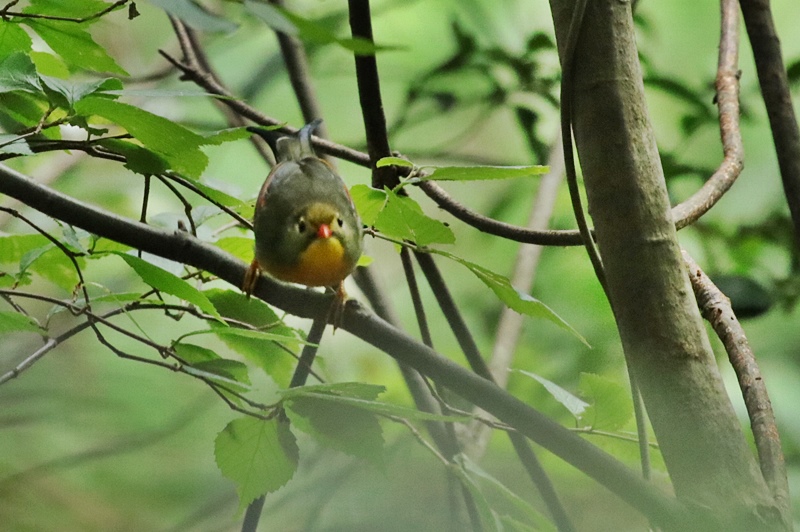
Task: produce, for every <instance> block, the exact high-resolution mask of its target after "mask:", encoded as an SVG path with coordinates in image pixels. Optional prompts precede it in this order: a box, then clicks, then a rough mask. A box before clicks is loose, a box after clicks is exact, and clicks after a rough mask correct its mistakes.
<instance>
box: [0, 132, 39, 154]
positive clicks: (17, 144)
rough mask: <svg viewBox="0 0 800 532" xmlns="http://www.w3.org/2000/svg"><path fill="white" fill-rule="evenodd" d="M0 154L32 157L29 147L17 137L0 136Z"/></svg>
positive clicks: (23, 140)
mask: <svg viewBox="0 0 800 532" xmlns="http://www.w3.org/2000/svg"><path fill="white" fill-rule="evenodd" d="M0 152H2V153H15V154H17V155H33V151H31V147H30V146H28V143H27V142H26V141H25V139H23V138H20V136H19V135H6V134H0Z"/></svg>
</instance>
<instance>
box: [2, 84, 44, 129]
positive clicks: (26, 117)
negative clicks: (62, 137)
mask: <svg viewBox="0 0 800 532" xmlns="http://www.w3.org/2000/svg"><path fill="white" fill-rule="evenodd" d="M47 105H48V104H47V100H46V98H45V96H44V93H43V92H42V93H40V94H37V95H32V94H30V93H23V92H6V93H3V92H0V113H3V114H4V115H6V116H7V117H8V118H10V119H11V120H13V121H14V122H16V123H17V124H19V125H20V126H21V127H33V126H36V125H38V124H39V122H40V121H41V119H42V116H44V113H45V112H46V110H47ZM6 123H7V122H6ZM6 129H7V130H9V131H13V129H12V128H10V127H8V126H7V127H6ZM42 134H44V135H45V136H48V137H55V138H58V137H57V136H56V135H57V134H58V129H57V128H53V129H48V130H44V131H42Z"/></svg>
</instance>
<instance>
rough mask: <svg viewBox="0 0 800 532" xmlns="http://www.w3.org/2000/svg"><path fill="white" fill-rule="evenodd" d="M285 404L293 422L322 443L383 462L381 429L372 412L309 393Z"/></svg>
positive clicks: (371, 461)
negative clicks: (312, 395) (309, 394)
mask: <svg viewBox="0 0 800 532" xmlns="http://www.w3.org/2000/svg"><path fill="white" fill-rule="evenodd" d="M285 404H286V413H287V415H288V416H289V420H290V421H291V422H292V425H293V426H295V427H297V428H299V429H300V430H302V431H303V432H305V433H306V434H309V435H310V436H312V437H314V439H316V440H317V441H318V442H319V443H321V444H322V445H325V446H327V447H331V448H333V449H336V450H338V451H341V452H343V453H346V454H349V455H350V456H354V457H356V458H361V459H363V460H366V461H368V462H370V463H372V464H374V465H376V466H378V467H382V466H383V433H382V430H381V425H380V423H379V422H378V418H377V417H376V416H375V414H372V413H371V412H367V411H365V410H363V409H361V408H356V407H353V406H350V405H345V404H337V403H334V402H332V401H328V400H326V399H323V398H317V397H311V396H300V397H294V398H292V399H291V400H289V401H287V402H286V403H285Z"/></svg>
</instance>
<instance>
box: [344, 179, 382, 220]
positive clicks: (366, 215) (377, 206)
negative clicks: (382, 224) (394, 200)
mask: <svg viewBox="0 0 800 532" xmlns="http://www.w3.org/2000/svg"><path fill="white" fill-rule="evenodd" d="M350 197H352V198H353V203H355V205H356V210H357V211H358V214H359V216H361V221H362V222H364V223H365V224H366V225H368V226H370V227H372V226H374V225H375V220H376V219H377V218H378V214H380V212H381V211H382V210H383V207H384V205H386V192H384V191H383V190H378V189H375V188H372V187H370V186H367V185H353V187H352V188H350Z"/></svg>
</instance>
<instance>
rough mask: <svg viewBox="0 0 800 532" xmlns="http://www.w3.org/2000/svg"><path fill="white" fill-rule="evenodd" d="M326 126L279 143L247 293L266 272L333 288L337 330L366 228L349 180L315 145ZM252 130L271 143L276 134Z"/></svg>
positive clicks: (256, 224)
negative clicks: (316, 133)
mask: <svg viewBox="0 0 800 532" xmlns="http://www.w3.org/2000/svg"><path fill="white" fill-rule="evenodd" d="M320 123H321V120H315V121H313V122H311V123H309V124H307V125H306V126H304V127H303V128H302V129H301V130H300V131H299V132H298V133H297V134H296V135H293V136H284V137H280V138H278V139H277V141H276V142H275V152H276V159H277V164H276V165H275V166H274V167H273V169H272V171H271V172H270V173H269V175H268V176H267V178H266V180H265V181H264V184H263V185H262V186H261V190H260V192H259V193H258V197H257V199H256V204H255V211H254V216H253V232H254V236H255V246H254V247H255V253H254V255H255V258H254V259H253V261H252V262H251V264H250V267H249V268H248V270H247V274H246V275H245V278H244V283H243V287H242V289H243V291H244V292H245V294H246V295H247V296H248V297H250V294H251V293H252V292H253V290H254V289H255V286H256V284H257V282H258V279H259V277H260V275H261V272H262V271H265V272H266V273H268V274H269V275H270V276H271V277H273V278H275V279H278V280H280V281H285V282H290V283H296V284H301V285H305V286H309V287H331V288H332V289H333V290H334V291H335V293H336V298H335V299H334V303H333V306H332V307H331V312H332V313H333V323H334V327H336V326H337V324H338V321H339V319H340V317H341V313H342V311H343V309H344V302H345V301H346V299H347V293H346V292H345V289H344V280H345V279H346V278H347V277H348V276H349V275H350V274H351V273H352V272H353V271H354V270H355V268H356V265H357V263H358V260H359V258H360V257H361V253H362V250H363V228H362V224H361V220H360V218H359V216H358V212H357V211H356V207H355V205H354V203H353V199H352V198H351V197H350V192H349V191H348V189H347V186H346V185H345V182H344V180H343V179H342V178H341V177H340V176H339V174H338V173H337V172H336V170H335V169H334V168H333V166H331V164H330V163H328V162H327V161H325V160H323V159H321V158H319V157H318V156H317V154H316V153H315V151H314V148H313V146H312V145H311V135H312V133H313V132H314V130H315V129H316V128H317V127H318V126H319V124H320ZM248 129H249V130H250V131H252V132H255V133H257V134H259V135H261V136H262V137H264V138H265V139H267V140H269V133H270V132H265V131H264V130H260V129H258V128H248ZM265 133H266V134H265ZM329 317H330V315H329Z"/></svg>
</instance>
